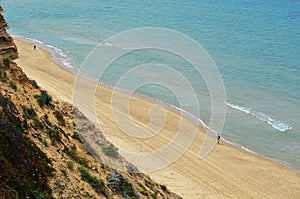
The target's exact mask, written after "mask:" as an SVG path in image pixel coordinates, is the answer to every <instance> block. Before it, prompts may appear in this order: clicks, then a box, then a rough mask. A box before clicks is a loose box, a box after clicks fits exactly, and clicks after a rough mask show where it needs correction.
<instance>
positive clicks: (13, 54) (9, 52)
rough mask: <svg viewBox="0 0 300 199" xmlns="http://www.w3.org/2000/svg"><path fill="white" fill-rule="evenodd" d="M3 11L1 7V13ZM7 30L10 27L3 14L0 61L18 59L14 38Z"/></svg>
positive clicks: (0, 17)
mask: <svg viewBox="0 0 300 199" xmlns="http://www.w3.org/2000/svg"><path fill="white" fill-rule="evenodd" d="M1 11H3V9H2V7H1V6H0V12H1ZM7 29H8V25H7V23H6V21H5V19H4V17H3V16H2V14H0V60H2V59H3V58H10V59H16V58H18V51H17V47H16V45H15V43H14V40H13V38H12V37H11V36H10V35H9V34H8V33H7V32H6V30H7Z"/></svg>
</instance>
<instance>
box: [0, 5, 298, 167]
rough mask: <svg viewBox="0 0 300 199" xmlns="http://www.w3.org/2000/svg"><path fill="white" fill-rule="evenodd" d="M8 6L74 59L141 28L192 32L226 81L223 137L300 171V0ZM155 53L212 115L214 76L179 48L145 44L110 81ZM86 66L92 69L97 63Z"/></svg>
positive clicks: (13, 29)
mask: <svg viewBox="0 0 300 199" xmlns="http://www.w3.org/2000/svg"><path fill="white" fill-rule="evenodd" d="M1 5H2V6H3V7H4V8H5V10H6V13H5V14H4V15H5V17H6V19H7V21H8V23H9V25H10V29H9V32H10V33H11V34H13V35H18V36H22V37H25V38H34V39H37V40H39V41H43V42H44V43H46V44H49V45H51V46H55V47H57V48H58V49H61V52H59V53H60V56H58V59H59V61H61V62H62V63H64V64H65V65H66V66H69V67H76V66H80V65H81V64H82V62H83V60H84V58H85V57H86V56H87V54H88V53H89V52H90V51H91V50H92V49H93V48H94V47H95V46H96V45H98V44H99V42H101V41H103V40H105V39H106V38H108V37H110V36H111V35H114V34H117V33H119V32H122V31H125V30H129V29H132V28H138V27H163V28H170V29H174V30H178V31H180V32H182V33H184V34H186V35H188V36H190V37H191V38H193V39H194V40H196V41H197V42H198V43H200V44H201V45H202V46H203V47H204V48H205V49H206V50H207V51H208V53H209V54H210V55H211V57H212V58H213V59H214V61H215V63H216V65H217V66H218V68H219V70H220V72H221V74H222V77H223V80H224V83H225V87H226V94H227V99H226V101H225V102H224V103H226V105H227V117H226V121H225V126H224V130H223V132H222V136H223V137H224V138H225V139H227V140H229V141H232V142H233V143H236V144H238V145H239V146H243V147H245V148H247V149H249V150H252V151H254V152H256V153H258V154H260V155H263V156H266V157H269V158H273V159H276V160H278V161H281V162H283V163H285V164H287V165H289V166H291V167H292V168H294V169H297V170H300V122H299V120H300V39H299V38H300V2H299V1H296V0H284V1H279V0H266V1H258V0H252V1H242V0H228V1H225V2H223V1H217V0H213V1H209V2H207V1H202V0H190V1H187V2H185V1H184V2H183V1H178V0H173V1H169V0H164V1H162V0H158V1H143V2H141V1H137V0H130V1H129V0H123V1H108V0H106V1H100V0H90V1H87V2H84V3H83V2H82V1H78V0H73V1H70V0H64V1H61V0H60V1H58V0H52V1H48V0H44V1H42V2H40V1H34V0H26V1H24V0H22V1H21V0H14V1H8V0H3V1H1ZM38 45H41V44H38ZM175 45H176V44H175ZM64 55H67V57H68V58H65V57H64ZM147 62H152V63H166V64H171V65H174V67H175V68H176V69H177V70H178V71H180V72H182V73H184V74H185V76H186V77H187V78H188V79H189V81H191V82H192V84H194V85H197V86H198V88H199V89H198V90H197V91H196V92H197V95H198V96H199V97H201V99H202V100H201V102H200V109H201V113H200V114H201V119H202V120H203V121H204V122H205V123H208V122H209V117H210V109H209V106H210V104H209V100H208V94H207V89H206V87H205V84H204V82H203V80H201V79H197V78H196V77H194V76H193V75H194V74H195V73H194V72H193V71H192V70H190V67H189V65H188V63H185V62H184V61H182V60H180V59H179V58H178V57H175V56H171V55H168V54H163V53H161V52H156V51H144V52H136V53H134V54H131V55H128V56H126V57H124V58H123V59H121V60H119V61H118V62H117V63H115V67H112V68H111V71H108V72H107V74H106V75H105V77H104V78H103V81H105V82H106V83H108V84H114V83H115V82H116V81H117V80H118V79H119V78H120V76H121V75H122V72H124V71H126V70H128V69H129V68H130V66H126V65H124V63H127V64H128V63H130V64H128V65H133V64H143V63H147ZM121 65H122V66H124V67H123V68H122V70H121V69H120V66H121ZM86 72H88V73H91V74H92V73H93V68H91V69H90V70H89V71H86ZM140 75H142V74H140ZM165 76H166V79H168V78H172V77H168V74H165ZM132 81H135V80H134V79H133V80H132ZM138 91H139V92H140V93H142V94H144V95H148V96H151V97H154V98H158V99H160V100H163V101H165V102H167V103H171V104H174V105H176V106H179V104H178V101H177V100H176V97H175V96H174V95H173V94H172V93H171V92H169V91H168V89H166V88H161V87H159V86H155V85H148V86H145V87H143V88H141V89H139V90H138ZM184 91H185V90H184V88H182V92H184ZM188 106H189V104H184V105H183V107H182V108H183V109H187V108H188Z"/></svg>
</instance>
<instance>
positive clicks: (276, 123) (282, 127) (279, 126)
mask: <svg viewBox="0 0 300 199" xmlns="http://www.w3.org/2000/svg"><path fill="white" fill-rule="evenodd" d="M225 104H226V105H227V106H229V107H231V108H233V109H236V110H239V111H242V112H244V113H247V114H250V115H252V116H255V117H256V118H257V119H259V120H261V121H263V122H266V123H267V124H269V125H271V126H272V127H273V128H274V129H276V130H279V131H281V132H285V131H287V130H290V129H292V127H291V126H290V125H288V124H286V123H284V122H282V121H280V120H275V119H273V118H272V116H269V115H267V114H266V113H263V112H259V111H256V110H253V109H252V108H248V107H244V106H240V105H236V104H230V103H228V102H225Z"/></svg>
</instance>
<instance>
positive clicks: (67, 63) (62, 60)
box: [14, 36, 76, 70]
mask: <svg viewBox="0 0 300 199" xmlns="http://www.w3.org/2000/svg"><path fill="white" fill-rule="evenodd" d="M14 37H16V38H19V39H21V40H25V41H27V42H28V41H29V42H30V43H34V44H36V45H37V46H38V47H39V48H42V49H44V50H47V51H48V52H50V53H51V55H52V57H53V59H54V61H55V62H57V63H58V64H59V65H61V66H62V67H65V68H67V69H71V70H74V69H75V68H76V67H75V64H74V63H73V62H72V61H71V59H70V58H68V56H67V54H66V53H64V51H63V50H61V49H59V48H58V47H56V46H52V45H50V44H46V43H44V42H42V41H39V40H37V39H31V38H28V37H26V38H24V37H21V36H14ZM67 53H68V52H67Z"/></svg>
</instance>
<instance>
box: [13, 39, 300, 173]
mask: <svg viewBox="0 0 300 199" xmlns="http://www.w3.org/2000/svg"><path fill="white" fill-rule="evenodd" d="M13 38H14V39H17V40H21V41H23V42H26V43H31V44H38V47H40V48H41V49H43V50H45V51H47V52H49V53H50V54H51V59H52V61H53V62H54V63H56V64H58V65H59V66H60V67H61V68H62V69H65V70H67V71H69V72H70V73H72V74H73V75H75V76H76V75H77V71H78V68H77V67H76V66H75V64H74V63H71V62H68V61H67V59H68V58H67V55H66V54H65V53H64V52H63V51H62V50H61V49H59V48H58V47H55V46H52V45H50V44H46V43H44V42H43V41H40V40H36V39H32V38H24V37H22V36H19V35H13ZM55 54H57V56H55ZM59 56H60V57H59ZM55 57H59V58H58V59H57V58H55ZM59 59H66V61H67V62H68V64H67V65H65V64H64V60H61V61H60V60H59ZM81 73H82V72H81ZM81 78H84V79H86V80H88V81H91V82H94V83H96V84H99V85H100V86H104V87H106V88H108V89H115V90H117V91H118V92H123V93H125V94H128V93H129V91H127V90H125V89H121V88H115V87H114V85H112V84H106V83H105V82H98V81H97V79H95V78H93V77H92V76H90V75H88V74H85V76H84V77H81ZM134 96H135V97H137V98H140V99H142V100H145V101H149V102H150V103H153V104H159V105H161V106H162V107H163V108H166V109H168V110H171V111H175V112H177V113H178V114H183V115H184V117H188V118H189V119H190V120H192V121H193V122H195V123H197V124H198V125H200V126H202V128H204V129H205V130H207V129H208V126H207V125H206V124H205V123H204V122H203V120H202V119H200V118H196V117H195V116H193V115H192V114H191V113H188V112H186V111H185V110H182V109H180V108H178V107H176V106H174V105H172V104H169V103H167V102H164V101H162V100H159V99H156V98H154V97H149V96H146V95H143V94H139V93H138V94H134ZM216 134H217V132H215V135H216ZM221 140H222V141H223V142H226V143H227V144H229V145H231V146H233V147H236V148H238V149H240V150H243V151H245V152H248V153H250V154H253V155H256V156H258V157H261V158H265V159H268V160H271V161H274V162H276V163H279V164H281V165H283V166H286V167H288V168H289V169H291V170H293V171H295V172H297V173H300V168H295V167H294V166H293V165H291V164H290V163H288V162H286V161H283V160H280V159H278V158H275V157H270V156H267V155H264V154H262V153H258V152H255V151H253V150H251V149H249V148H247V147H245V146H243V145H241V144H239V143H236V142H233V141H231V140H228V139H226V138H224V137H222V136H221Z"/></svg>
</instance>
